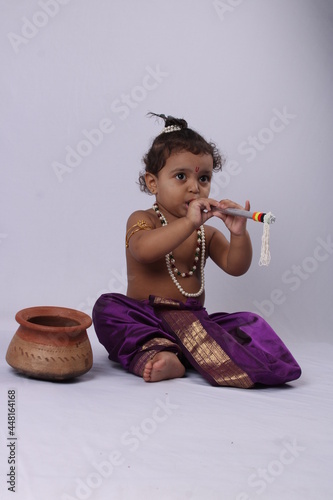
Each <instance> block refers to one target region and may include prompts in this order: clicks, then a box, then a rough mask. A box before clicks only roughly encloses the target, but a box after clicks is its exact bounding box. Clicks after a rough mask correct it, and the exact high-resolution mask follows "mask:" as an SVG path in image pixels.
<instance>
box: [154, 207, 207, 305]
mask: <svg viewBox="0 0 333 500" xmlns="http://www.w3.org/2000/svg"><path fill="white" fill-rule="evenodd" d="M153 209H154V210H155V212H156V215H157V216H158V218H159V219H160V221H161V224H162V226H167V225H168V221H167V220H166V218H165V216H164V215H163V214H162V213H161V212H160V210H159V208H158V205H157V203H154V205H153ZM197 233H198V247H197V248H196V250H195V251H196V254H195V263H194V265H193V266H192V269H191V270H190V271H189V272H188V273H180V272H179V271H178V269H177V268H176V266H175V259H174V257H173V255H172V252H170V253H168V254H166V256H165V262H166V266H167V269H168V272H169V275H170V278H171V279H172V281H173V283H174V284H175V285H176V287H177V288H178V290H179V291H180V293H181V294H182V295H184V297H199V296H200V295H201V294H202V292H203V291H204V288H205V272H204V268H205V248H206V245H205V229H204V226H203V225H202V226H200V229H198V230H197ZM199 233H200V237H199ZM199 240H200V241H199ZM199 245H201V270H200V274H201V286H200V289H199V291H198V292H196V293H189V292H185V290H184V289H183V287H182V286H181V284H180V283H179V282H178V280H177V278H176V276H175V274H174V273H176V274H177V275H178V276H181V277H183V278H187V277H188V276H193V273H194V271H195V269H196V265H195V264H196V262H197V260H198V256H199V252H200V246H199Z"/></svg>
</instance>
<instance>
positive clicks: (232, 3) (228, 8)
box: [213, 0, 244, 21]
mask: <svg viewBox="0 0 333 500" xmlns="http://www.w3.org/2000/svg"><path fill="white" fill-rule="evenodd" d="M243 2H244V0H225V1H222V0H214V1H213V7H214V9H215V11H216V13H217V15H218V16H219V18H220V20H221V21H224V17H225V15H226V14H228V15H229V14H231V13H233V12H234V10H235V9H236V8H237V7H238V6H239V5H241V4H242V3H243Z"/></svg>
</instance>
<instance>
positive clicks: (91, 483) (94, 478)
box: [61, 395, 179, 500]
mask: <svg viewBox="0 0 333 500" xmlns="http://www.w3.org/2000/svg"><path fill="white" fill-rule="evenodd" d="M178 408H179V405H177V404H174V403H171V402H170V399H169V396H168V395H166V398H165V400H164V401H162V400H161V399H156V400H155V407H154V409H153V411H152V412H151V416H150V417H147V418H144V419H143V420H142V421H141V422H140V424H139V425H132V426H131V427H130V429H128V430H127V431H126V432H124V433H123V434H122V435H121V436H120V441H121V445H122V449H121V450H119V449H116V450H112V451H111V452H110V453H109V455H108V458H107V459H106V460H103V461H101V462H97V461H94V462H92V463H91V465H92V467H93V470H92V471H91V472H90V473H89V474H87V476H86V477H85V478H76V479H75V486H74V487H73V489H74V492H73V494H68V493H63V495H62V496H61V500H87V499H89V498H90V497H91V495H92V493H93V492H94V491H96V490H97V489H98V488H100V487H101V485H102V484H103V482H104V481H106V480H108V479H110V478H111V477H112V475H113V474H114V472H115V470H116V469H117V468H119V467H121V466H123V465H124V464H125V462H126V457H125V455H124V450H125V449H126V450H129V451H130V452H131V453H134V452H135V451H137V450H138V448H139V447H140V445H141V444H142V443H144V442H146V441H147V440H148V439H149V437H150V436H152V434H154V433H155V432H156V431H157V429H158V428H159V427H160V425H161V424H163V422H165V421H166V420H167V419H168V418H169V417H170V416H171V415H172V414H173V412H174V411H175V410H177V409H178Z"/></svg>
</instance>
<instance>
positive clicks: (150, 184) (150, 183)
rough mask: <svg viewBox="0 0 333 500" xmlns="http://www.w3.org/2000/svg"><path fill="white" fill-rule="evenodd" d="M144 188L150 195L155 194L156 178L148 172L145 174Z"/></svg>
mask: <svg viewBox="0 0 333 500" xmlns="http://www.w3.org/2000/svg"><path fill="white" fill-rule="evenodd" d="M145 181H146V186H147V188H148V189H149V191H150V192H151V194H157V177H156V175H154V174H151V173H150V172H146V173H145Z"/></svg>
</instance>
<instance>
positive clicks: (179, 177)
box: [176, 172, 186, 181]
mask: <svg viewBox="0 0 333 500" xmlns="http://www.w3.org/2000/svg"><path fill="white" fill-rule="evenodd" d="M185 178H186V176H185V174H183V172H179V174H177V175H176V179H179V180H180V181H183V180H184V179H185Z"/></svg>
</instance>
